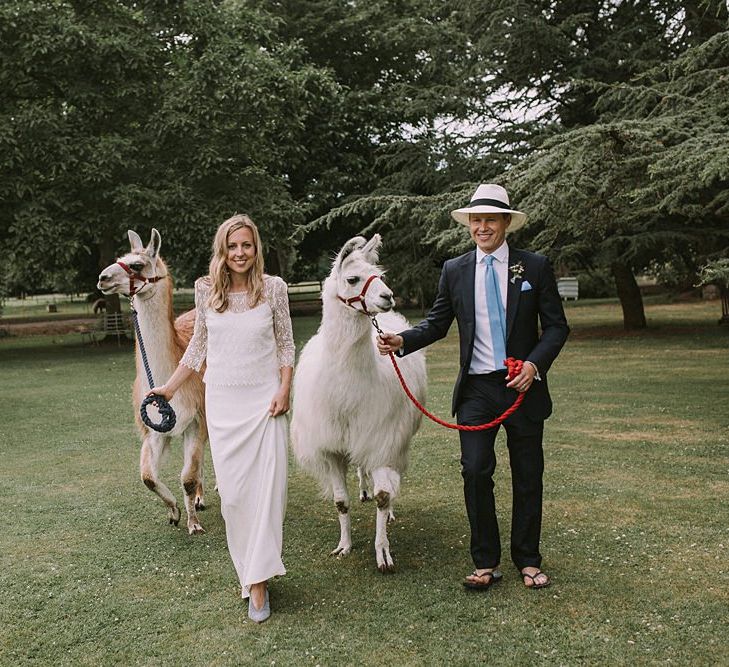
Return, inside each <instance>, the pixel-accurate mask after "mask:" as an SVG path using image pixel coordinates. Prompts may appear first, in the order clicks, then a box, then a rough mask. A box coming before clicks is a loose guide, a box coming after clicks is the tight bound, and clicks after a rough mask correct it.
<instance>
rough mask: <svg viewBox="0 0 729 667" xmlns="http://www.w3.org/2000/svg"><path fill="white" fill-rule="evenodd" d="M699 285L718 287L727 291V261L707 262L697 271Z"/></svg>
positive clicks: (728, 263) (728, 262) (728, 286)
mask: <svg viewBox="0 0 729 667" xmlns="http://www.w3.org/2000/svg"><path fill="white" fill-rule="evenodd" d="M699 285H719V286H720V287H723V288H725V289H729V259H728V258H726V257H723V258H721V259H716V260H714V261H712V262H708V263H707V264H705V265H704V266H702V267H701V268H700V269H699Z"/></svg>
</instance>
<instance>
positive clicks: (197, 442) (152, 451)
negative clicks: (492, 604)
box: [98, 229, 207, 535]
mask: <svg viewBox="0 0 729 667" xmlns="http://www.w3.org/2000/svg"><path fill="white" fill-rule="evenodd" d="M128 234H129V242H130V244H131V252H129V253H127V254H126V255H124V256H123V257H120V258H119V260H118V261H117V262H115V263H114V264H110V265H109V266H107V267H106V268H105V269H104V270H103V271H102V272H101V274H100V275H99V283H98V288H99V289H100V290H101V291H102V292H103V293H104V294H121V295H124V296H129V293H130V290H133V291H134V308H135V310H136V311H137V318H138V321H139V328H140V331H141V334H142V340H143V342H144V348H145V350H146V352H147V359H148V361H149V366H150V369H151V371H152V377H153V378H154V381H155V382H157V383H158V384H162V383H164V382H165V381H166V380H167V379H168V378H169V377H170V376H171V375H172V373H173V371H174V370H175V368H176V367H177V364H178V362H179V361H180V359H181V357H182V355H183V353H184V351H185V349H186V347H187V344H188V343H189V342H190V338H191V337H192V331H193V329H194V326H195V311H194V310H192V311H189V312H187V313H184V314H183V315H180V317H178V318H177V319H175V316H174V311H173V310H172V277H171V276H170V273H169V271H168V269H167V266H166V265H165V263H164V262H163V261H162V259H161V257H160V256H159V249H160V245H161V243H162V239H161V237H160V234H159V232H158V231H157V230H156V229H153V230H152V237H151V240H150V242H149V244H148V245H147V247H146V248H145V247H144V244H143V243H142V239H141V238H140V237H139V235H138V234H137V233H136V232H133V231H131V230H129V232H128ZM127 269H128V270H127ZM132 285H133V286H134V287H133V288H132V287H131V286H132ZM136 368H137V376H136V379H135V380H134V386H133V389H132V404H133V405H134V415H135V419H136V423H137V428H138V430H139V433H140V435H141V438H142V450H141V455H140V464H139V467H140V472H141V476H142V481H143V482H144V484H145V485H146V486H147V488H149V489H150V490H151V491H154V492H155V493H156V494H157V495H158V496H159V497H160V498H161V499H162V501H163V502H164V503H165V505H167V516H168V519H169V522H170V524H174V525H175V526H176V525H177V524H178V523H179V520H180V508H179V507H178V505H177V500H176V499H175V496H174V495H173V494H172V492H171V491H170V489H169V488H168V487H167V486H166V485H165V484H164V482H162V481H161V480H160V478H159V466H160V461H161V460H162V456H163V454H164V452H165V451H166V450H168V449H169V446H170V441H171V439H172V437H173V436H177V435H180V436H182V441H183V450H184V464H183V467H182V473H181V481H182V488H183V491H184V498H185V509H186V510H187V530H188V532H189V533H190V534H191V535H192V534H195V533H203V532H205V531H204V530H203V528H202V526H201V525H200V522H199V521H198V517H197V511H198V510H201V509H203V508H204V502H203V458H204V451H205V442H206V440H207V427H206V424H205V392H204V387H203V382H202V376H201V375H199V374H195V375H194V376H193V377H192V378H191V379H190V381H189V382H186V383H185V384H184V386H182V387H181V388H180V390H179V391H178V392H177V393H176V394H175V397H174V398H173V399H172V401H171V405H172V407H173V408H174V410H175V413H176V415H177V421H176V424H175V427H174V428H173V429H172V430H171V431H170V432H168V433H158V432H157V431H153V430H151V429H149V428H147V427H146V426H145V425H144V424H143V423H142V420H141V418H140V416H139V406H140V404H141V403H142V400H143V399H144V397H145V396H146V394H147V392H148V391H149V384H148V382H147V375H146V373H145V370H144V364H143V362H142V355H141V352H140V349H139V341H137V344H136ZM148 414H149V416H150V417H151V419H152V420H153V421H155V422H158V421H159V414H158V413H157V410H156V408H154V407H153V406H151V405H150V406H149V407H148Z"/></svg>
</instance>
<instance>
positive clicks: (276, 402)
mask: <svg viewBox="0 0 729 667" xmlns="http://www.w3.org/2000/svg"><path fill="white" fill-rule="evenodd" d="M268 411H269V412H270V413H271V416H272V417H278V416H279V415H284V414H286V413H287V412H288V411H289V390H288V389H287V388H286V387H281V389H279V390H278V391H277V392H276V394H275V395H274V397H273V400H272V401H271V406H270V407H269V408H268Z"/></svg>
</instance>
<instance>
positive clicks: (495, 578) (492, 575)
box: [463, 568, 504, 591]
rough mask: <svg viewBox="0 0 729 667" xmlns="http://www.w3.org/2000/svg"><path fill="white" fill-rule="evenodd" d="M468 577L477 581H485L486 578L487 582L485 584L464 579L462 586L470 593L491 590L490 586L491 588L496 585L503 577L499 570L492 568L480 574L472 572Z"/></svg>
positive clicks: (475, 571)
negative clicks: (475, 578) (470, 591)
mask: <svg viewBox="0 0 729 667" xmlns="http://www.w3.org/2000/svg"><path fill="white" fill-rule="evenodd" d="M469 576H470V577H478V578H479V579H485V578H486V577H488V581H487V582H485V583H481V582H479V581H471V580H469V579H465V580H464V581H463V585H464V586H465V587H466V588H468V589H470V590H472V591H485V590H488V589H489V588H491V586H493V585H494V584H498V583H499V582H500V581H501V579H502V577H503V576H504V575H503V574H502V573H501V572H500V571H499V570H497V569H496V568H494V569H493V570H491V571H490V572H482V573H481V574H479V573H478V571H477V570H474V571H473V572H472V573H471V574H470V575H469Z"/></svg>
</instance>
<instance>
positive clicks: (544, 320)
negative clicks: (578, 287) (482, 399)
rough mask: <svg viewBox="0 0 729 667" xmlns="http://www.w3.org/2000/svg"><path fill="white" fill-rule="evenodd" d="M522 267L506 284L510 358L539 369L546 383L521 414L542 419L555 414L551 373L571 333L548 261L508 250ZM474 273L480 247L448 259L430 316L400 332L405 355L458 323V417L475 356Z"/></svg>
mask: <svg viewBox="0 0 729 667" xmlns="http://www.w3.org/2000/svg"><path fill="white" fill-rule="evenodd" d="M518 263H521V265H522V266H523V267H524V270H523V272H522V274H521V276H519V277H514V276H513V275H512V273H511V270H509V280H508V282H507V285H508V290H507V295H506V354H507V356H510V357H515V358H516V359H521V360H523V361H531V362H533V363H534V364H535V365H536V367H537V368H538V369H539V375H540V377H541V378H542V379H541V381H539V380H534V382H533V383H532V386H531V387H530V389H529V391H528V392H527V395H526V396H525V398H524V402H523V403H522V406H521V408H520V411H523V413H524V414H526V416H527V417H529V418H530V419H533V420H536V421H540V420H544V419H546V418H547V417H549V415H550V414H551V413H552V399H551V398H550V396H549V389H548V386H547V371H549V368H550V366H551V365H552V362H553V361H554V360H555V358H556V357H557V355H558V354H559V351H560V350H561V349H562V346H563V345H564V343H565V341H566V340H567V335H568V334H569V331H570V330H569V327H568V326H567V319H566V318H565V315H564V309H563V308H562V300H561V299H560V296H559V293H558V291H557V282H556V281H555V279H554V272H553V271H552V267H551V265H550V263H549V260H548V259H547V258H546V257H544V256H543V255H537V254H535V253H532V252H527V251H525V250H516V249H514V248H509V266H510V267H511V266H514V265H515V264H518ZM475 271H476V250H475V248H474V249H473V250H471V251H470V252H467V253H466V254H464V255H461V256H460V257H456V258H454V259H449V260H448V261H446V263H445V264H444V265H443V271H442V272H441V276H440V282H439V284H438V295H437V296H436V299H435V302H434V303H433V307H432V308H431V310H430V312H429V313H428V316H427V317H426V318H425V319H424V320H423V321H422V322H420V324H418V325H416V326H415V327H413V328H412V329H408V330H407V331H402V332H400V335H401V336H402V337H403V340H404V341H405V344H404V346H403V351H402V353H403V354H404V355H405V354H410V353H411V352H415V351H416V350H419V349H420V348H422V347H425V346H426V345H430V344H431V343H433V342H435V341H436V340H439V339H440V338H443V337H444V336H445V335H446V334H447V333H448V329H449V328H450V325H451V323H452V322H453V319H454V318H455V319H456V320H457V321H458V333H459V336H460V347H461V361H460V364H461V368H460V372H459V373H458V379H457V380H456V385H455V388H454V390H453V403H452V411H453V414H455V413H456V411H457V410H458V406H459V404H460V400H461V395H462V391H463V385H464V382H465V380H466V378H467V376H468V369H469V367H470V365H471V357H472V356H473V341H474V336H475V332H476V326H475V324H476V311H475V303H474V279H475ZM512 277H514V280H513V281H512ZM525 281H528V282H529V284H530V285H531V289H528V290H526V291H522V285H523V283H524V282H525ZM539 324H541V335H540V333H539Z"/></svg>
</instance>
